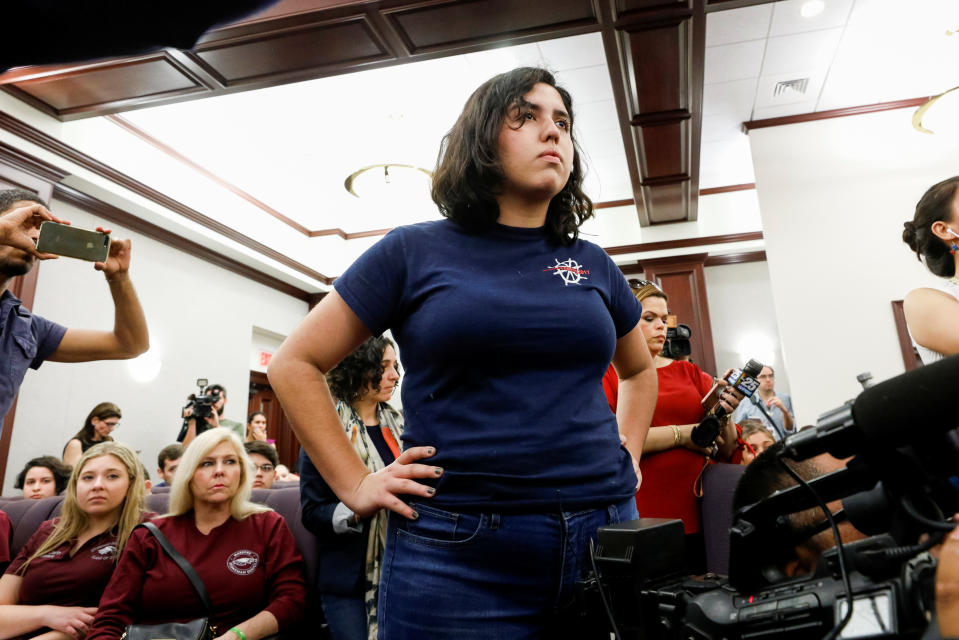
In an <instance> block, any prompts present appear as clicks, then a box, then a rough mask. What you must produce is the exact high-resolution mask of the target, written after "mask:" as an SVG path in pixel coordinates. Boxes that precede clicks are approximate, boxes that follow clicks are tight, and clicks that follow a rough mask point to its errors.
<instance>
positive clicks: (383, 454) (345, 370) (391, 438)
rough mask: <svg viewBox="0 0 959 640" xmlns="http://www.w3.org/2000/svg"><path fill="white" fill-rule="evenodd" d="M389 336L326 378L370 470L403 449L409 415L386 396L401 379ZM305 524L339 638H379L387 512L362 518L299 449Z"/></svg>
mask: <svg viewBox="0 0 959 640" xmlns="http://www.w3.org/2000/svg"><path fill="white" fill-rule="evenodd" d="M399 367H400V364H399V361H397V359H396V349H395V348H394V346H393V342H392V341H391V340H389V339H388V338H383V337H374V338H368V339H367V340H366V341H365V342H364V343H363V344H361V345H360V346H359V348H357V350H356V351H354V352H353V353H351V354H350V355H348V356H347V357H346V358H345V359H344V360H343V361H342V362H341V363H340V364H338V365H337V366H336V367H335V368H334V369H333V370H332V371H330V373H329V374H327V376H326V379H327V382H328V384H329V385H330V392H331V393H332V394H333V397H334V398H336V401H337V402H336V412H337V414H338V415H339V416H340V421H341V423H342V424H343V430H344V431H345V432H346V435H347V437H348V438H349V439H350V443H352V445H353V449H354V451H356V453H357V455H358V456H359V457H360V459H361V460H362V461H363V463H364V464H365V465H366V468H367V469H369V470H370V471H371V472H375V471H378V470H379V469H382V468H384V467H385V466H386V465H388V464H390V463H391V462H393V461H394V460H395V459H396V457H397V456H399V454H400V452H399V442H400V436H401V435H402V433H403V416H402V414H400V413H399V412H398V411H396V410H395V409H393V407H391V406H390V405H388V404H387V401H388V400H389V399H390V397H391V396H392V395H393V391H394V390H395V389H396V385H397V383H398V382H399V380H400V370H399ZM300 474H301V478H300V496H301V498H300V499H301V502H302V504H303V524H304V525H305V526H306V528H307V529H309V530H310V531H312V532H313V533H314V534H316V535H317V536H318V537H319V539H320V544H321V547H320V572H319V577H318V580H319V584H318V585H317V587H318V589H319V590H320V599H321V601H322V603H323V612H324V614H325V615H326V622H327V624H328V625H329V627H330V633H331V634H332V636H333V640H357V639H359V638H367V637H368V638H371V639H375V638H376V631H377V625H376V595H377V587H378V586H379V579H380V559H381V558H382V556H383V548H384V546H385V543H386V513H385V512H384V511H382V510H381V511H377V512H376V513H375V514H374V515H372V516H369V517H366V518H359V517H357V516H356V514H355V513H353V511H352V510H350V509H349V508H348V507H347V506H346V505H344V504H343V503H342V502H340V500H339V498H337V497H336V494H334V493H333V491H331V490H330V487H329V485H328V484H326V482H324V481H323V477H322V476H320V474H319V473H318V472H317V470H316V467H314V466H313V463H312V462H310V459H309V458H308V457H306V454H305V453H301V454H300Z"/></svg>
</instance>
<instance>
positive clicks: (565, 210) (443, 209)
mask: <svg viewBox="0 0 959 640" xmlns="http://www.w3.org/2000/svg"><path fill="white" fill-rule="evenodd" d="M540 82H542V83H545V84H548V85H549V86H551V87H553V88H554V89H556V91H557V92H558V93H559V95H560V98H562V100H563V105H564V106H565V107H566V111H567V112H568V113H569V117H570V129H569V135H570V139H571V140H572V142H573V148H574V149H575V153H574V154H573V167H572V171H571V172H570V174H569V180H567V182H566V185H565V186H564V187H563V190H562V191H560V192H559V193H558V194H556V195H555V196H554V197H553V199H552V200H550V203H549V208H548V209H547V212H546V231H547V234H548V236H549V238H550V239H551V240H553V241H554V242H556V243H558V244H572V243H573V241H575V240H576V238H578V237H579V227H580V225H582V224H583V222H584V221H585V220H587V219H589V218H590V217H592V215H593V203H592V201H591V200H590V199H589V197H587V196H586V194H585V193H583V191H582V184H583V176H584V174H585V170H584V168H583V166H582V164H581V163H580V156H581V155H582V153H581V151H580V148H579V145H578V144H577V143H576V138H575V136H574V131H575V127H574V126H573V99H572V97H570V95H569V92H568V91H566V90H565V89H563V88H562V87H558V86H556V80H555V79H554V78H553V74H551V73H550V72H549V71H547V70H545V69H539V68H536V67H521V68H519V69H513V70H512V71H509V72H507V73H501V74H499V75H498V76H494V77H492V78H490V79H489V80H487V81H486V82H484V83H483V84H482V85H480V87H479V88H478V89H477V90H476V91H474V92H473V95H471V96H470V97H469V99H468V100H467V101H466V105H465V106H464V107H463V113H461V114H460V116H459V118H458V119H457V120H456V124H454V125H453V128H452V129H450V131H449V133H447V134H446V135H445V136H444V137H443V141H442V143H441V144H440V153H439V157H438V158H437V161H436V169H435V171H434V172H433V192H432V196H433V201H434V202H435V203H436V204H437V206H438V207H439V209H440V213H442V214H443V215H444V216H445V217H447V218H449V219H451V220H454V221H456V222H457V223H459V224H460V225H462V226H463V227H465V228H467V229H470V230H474V231H482V230H484V229H488V228H490V227H491V226H492V225H493V224H494V223H495V222H496V220H497V218H499V206H498V205H497V203H496V195H497V193H498V191H499V188H500V186H501V185H502V184H503V180H504V175H503V167H502V165H501V164H500V159H499V134H500V131H501V130H502V128H503V123H504V121H505V119H506V118H507V117H508V116H509V114H510V113H511V112H513V111H515V110H516V109H518V108H521V107H522V103H523V96H525V95H526V94H527V93H529V92H530V91H531V90H532V89H533V86H534V85H536V84H538V83H540Z"/></svg>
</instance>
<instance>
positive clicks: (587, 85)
mask: <svg viewBox="0 0 959 640" xmlns="http://www.w3.org/2000/svg"><path fill="white" fill-rule="evenodd" d="M556 82H557V84H560V85H562V86H563V87H565V88H566V90H567V91H569V92H570V94H572V96H573V100H574V103H573V104H588V103H590V102H603V101H607V102H608V101H609V100H612V99H613V85H612V83H611V82H610V79H609V70H608V69H607V68H606V65H605V64H603V65H600V66H596V67H582V68H579V69H570V70H568V71H558V72H557V73H556Z"/></svg>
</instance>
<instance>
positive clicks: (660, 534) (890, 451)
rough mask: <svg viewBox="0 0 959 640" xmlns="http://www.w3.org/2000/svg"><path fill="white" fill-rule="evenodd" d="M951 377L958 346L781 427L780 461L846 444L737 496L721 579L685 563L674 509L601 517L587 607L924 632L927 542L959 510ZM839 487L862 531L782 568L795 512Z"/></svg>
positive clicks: (676, 634)
mask: <svg viewBox="0 0 959 640" xmlns="http://www.w3.org/2000/svg"><path fill="white" fill-rule="evenodd" d="M957 379H959V356H953V357H951V358H947V359H945V360H942V361H940V362H938V363H935V364H931V365H927V366H925V367H922V368H920V369H917V370H914V371H910V372H908V373H905V374H903V375H900V376H897V377H895V378H892V379H890V380H887V381H885V382H882V383H880V384H877V385H874V386H870V387H868V388H866V389H865V390H863V391H862V392H861V393H860V394H859V396H858V397H857V398H856V399H855V400H854V401H852V402H850V403H847V404H845V405H843V406H841V407H839V408H837V409H835V410H833V411H829V412H827V413H825V414H823V415H822V416H821V417H820V418H819V420H818V422H817V424H816V426H815V427H811V428H808V429H804V430H803V431H801V432H799V433H796V434H793V435H790V436H789V437H788V438H787V439H786V440H785V441H784V442H783V443H782V447H781V448H780V453H779V456H780V457H779V459H778V461H777V462H778V463H779V464H781V465H783V467H784V468H785V467H786V466H787V460H789V459H791V460H794V461H801V460H806V459H809V458H812V457H814V456H817V455H819V454H821V453H830V454H832V455H833V456H836V457H837V458H846V457H849V456H854V457H853V458H852V460H850V461H849V462H848V463H847V464H846V467H845V468H843V469H840V470H838V471H834V472H832V473H828V474H826V475H823V476H820V477H818V478H815V479H813V480H810V481H808V482H800V483H799V484H797V485H796V486H791V487H789V488H787V489H784V490H781V491H777V492H775V493H773V494H772V495H771V496H769V497H768V498H766V499H764V500H760V501H759V502H756V503H754V504H750V505H747V506H745V507H743V508H742V509H739V510H738V511H737V512H736V514H735V516H734V520H733V525H732V526H731V527H730V529H729V536H730V572H729V578H728V579H726V578H721V577H718V576H713V575H707V576H704V577H686V576H683V563H682V560H681V556H680V555H679V550H681V549H682V543H683V535H682V534H683V527H682V523H681V522H680V521H678V520H655V519H647V520H642V519H641V520H639V521H636V522H632V523H624V524H620V525H615V526H611V527H603V528H601V529H600V530H599V532H598V536H597V542H598V545H597V547H596V552H595V554H594V560H595V567H596V571H595V572H594V574H593V575H592V576H591V577H590V579H588V580H586V581H584V582H583V583H581V589H582V592H583V594H584V600H583V601H584V602H585V603H587V609H588V608H589V606H590V605H591V604H592V605H593V606H594V608H595V603H596V601H597V599H598V600H601V601H602V604H603V605H604V606H603V607H602V609H599V611H603V610H605V611H606V615H607V617H608V618H609V619H610V620H612V621H614V622H615V627H616V628H617V637H619V638H643V639H649V640H659V639H662V640H666V639H674V638H675V639H680V638H681V639H683V640H713V639H716V640H718V639H720V638H722V639H724V640H725V639H728V640H736V639H744V638H750V639H764V638H774V637H775V638H777V640H789V639H792V638H796V639H800V638H801V639H803V640H806V639H811V638H822V637H829V638H836V637H839V638H853V637H855V638H860V637H870V638H879V637H895V638H918V637H920V636H921V635H922V634H923V632H924V631H925V630H926V627H927V626H928V623H929V620H930V618H931V616H932V614H933V610H934V601H935V599H934V580H935V570H936V562H935V560H934V559H933V558H932V557H931V556H930V555H929V554H928V553H926V552H927V551H928V550H929V549H930V548H932V547H933V546H935V545H936V544H938V543H939V542H941V541H942V538H943V536H944V535H945V533H946V532H947V531H949V530H951V529H952V528H953V527H954V526H955V525H954V523H952V522H950V521H948V516H950V515H951V514H953V513H956V512H957V511H959V476H957V474H959V429H957V428H956V427H957V423H959V419H957V418H955V417H954V416H953V414H952V412H951V410H950V407H949V406H948V404H947V403H950V402H951V399H952V397H953V395H954V393H955V384H956V380H957ZM774 455H775V454H774ZM794 477H795V476H794ZM835 500H841V501H842V514H841V516H842V517H844V518H846V519H848V520H849V522H850V524H852V525H853V526H854V527H855V528H856V529H858V530H859V531H860V532H862V533H864V534H865V535H867V536H870V537H867V538H866V539H864V540H858V541H856V542H853V543H846V544H839V545H837V546H836V547H834V548H832V549H828V550H826V551H824V552H823V553H822V555H821V556H820V558H819V561H818V563H817V568H816V571H815V573H814V574H813V575H806V576H801V577H797V578H789V577H787V576H786V574H785V573H784V572H783V564H784V561H785V556H784V553H785V552H786V550H787V549H789V550H791V549H792V548H794V544H795V543H798V539H796V538H792V537H789V535H795V534H794V533H793V532H794V526H792V525H795V521H792V520H790V514H795V513H800V512H802V511H805V510H807V509H810V508H815V507H817V506H819V507H820V508H825V503H826V502H830V501H835ZM835 516H836V518H834V517H833V515H830V516H829V520H830V522H829V525H831V526H832V527H833V531H834V532H836V531H838V530H837V529H835V523H834V522H833V520H834V519H838V518H839V517H840V514H839V512H837V513H836V514H835ZM828 528H829V527H822V529H823V530H826V529H828ZM804 533H808V532H804ZM607 594H608V597H607ZM850 601H851V602H852V603H853V604H852V610H851V611H850V607H849V604H848V603H849V602H850ZM595 615H596V614H595V613H594V614H593V619H595ZM603 633H605V634H607V635H606V636H605V637H608V631H607V630H605V629H603V630H602V631H601V632H599V633H598V635H597V636H596V637H604V636H603V635H602V634H603Z"/></svg>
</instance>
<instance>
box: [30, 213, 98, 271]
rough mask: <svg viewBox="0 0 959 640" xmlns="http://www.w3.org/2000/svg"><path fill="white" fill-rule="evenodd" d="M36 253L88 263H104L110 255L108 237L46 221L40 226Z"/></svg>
mask: <svg viewBox="0 0 959 640" xmlns="http://www.w3.org/2000/svg"><path fill="white" fill-rule="evenodd" d="M37 251H39V252H40V253H55V254H57V255H58V256H67V257H69V258H78V259H80V260H89V261H90V262H104V261H105V260H106V259H107V256H108V255H110V235H109V234H107V233H101V232H99V231H90V230H88V229H78V228H77V227H71V226H70V225H66V224H58V223H56V222H50V221H47V222H44V223H43V224H41V225H40V237H39V238H37Z"/></svg>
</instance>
